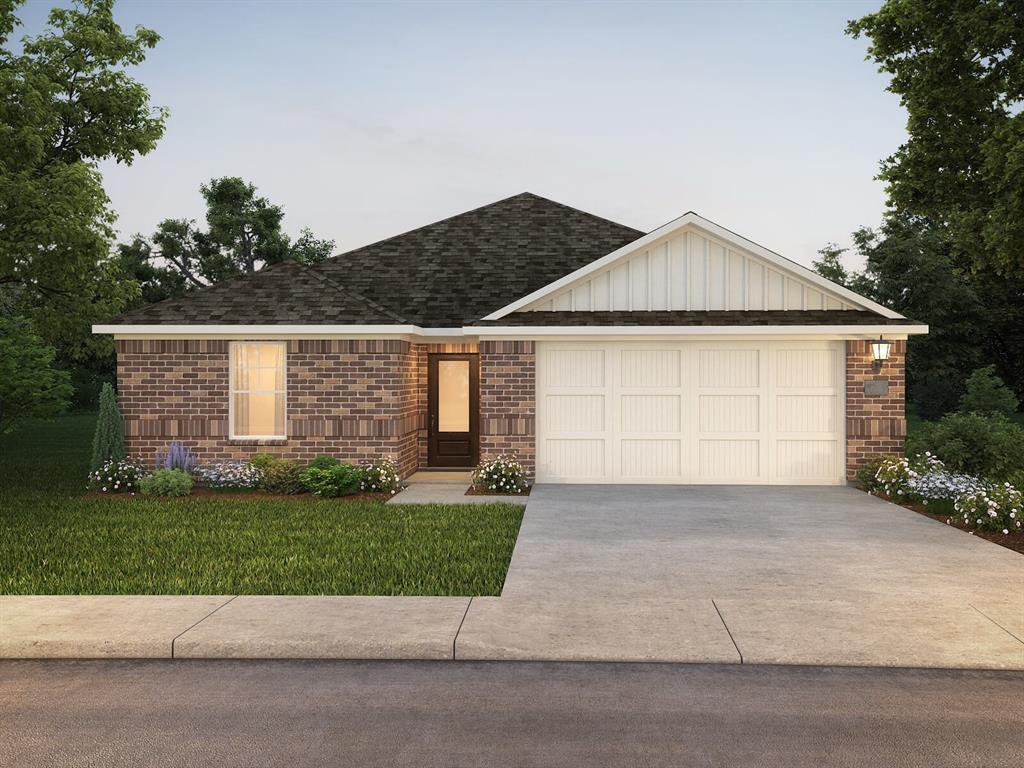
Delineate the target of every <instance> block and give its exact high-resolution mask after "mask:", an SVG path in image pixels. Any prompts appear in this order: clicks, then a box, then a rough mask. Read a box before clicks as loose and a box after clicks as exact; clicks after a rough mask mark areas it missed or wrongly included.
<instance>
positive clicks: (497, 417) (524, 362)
mask: <svg viewBox="0 0 1024 768" xmlns="http://www.w3.org/2000/svg"><path fill="white" fill-rule="evenodd" d="M534 346H535V345H534V343H533V342H532V341H482V342H480V460H481V461H485V460H487V459H489V458H492V457H494V456H497V455H498V454H500V453H514V454H516V455H517V456H518V457H519V461H520V462H521V463H522V465H523V469H524V470H525V471H526V474H527V475H528V476H529V477H530V478H532V477H533V476H534V466H535V459H536V439H535V438H536V428H535V427H536V424H535V422H536V407H535V397H536V355H535V352H534Z"/></svg>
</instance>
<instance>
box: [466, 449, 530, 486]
mask: <svg viewBox="0 0 1024 768" xmlns="http://www.w3.org/2000/svg"><path fill="white" fill-rule="evenodd" d="M473 485H474V486H475V487H476V488H479V489H480V490H483V491H494V492H496V493H522V492H523V491H525V490H526V485H527V482H526V472H525V471H524V470H523V465H522V464H520V463H519V459H517V458H516V456H515V454H511V453H510V454H501V455H500V456H495V457H494V458H493V459H490V460H489V461H485V462H484V463H483V464H481V465H480V466H479V467H478V468H477V469H476V470H475V471H474V472H473Z"/></svg>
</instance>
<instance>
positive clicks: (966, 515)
mask: <svg viewBox="0 0 1024 768" xmlns="http://www.w3.org/2000/svg"><path fill="white" fill-rule="evenodd" d="M954 509H955V510H956V513H957V514H958V515H960V517H961V519H962V520H963V523H964V525H965V526H966V527H968V528H971V529H973V530H978V531H1000V532H1002V533H1010V532H1011V531H1017V532H1019V531H1021V530H1022V527H1021V517H1022V514H1024V511H1022V510H1024V504H1022V500H1021V493H1020V491H1018V490H1017V489H1016V488H1014V487H1013V486H1012V485H1010V484H1009V483H1003V484H1002V485H996V486H993V487H992V488H990V489H988V490H985V491H976V492H974V493H966V494H964V495H963V496H961V497H960V498H958V499H957V500H956V504H955V505H954Z"/></svg>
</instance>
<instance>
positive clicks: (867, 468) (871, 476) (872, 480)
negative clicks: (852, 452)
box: [856, 454, 899, 493]
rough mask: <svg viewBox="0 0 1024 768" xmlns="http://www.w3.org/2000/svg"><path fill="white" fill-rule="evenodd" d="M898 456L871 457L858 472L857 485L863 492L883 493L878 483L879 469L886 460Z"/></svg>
mask: <svg viewBox="0 0 1024 768" xmlns="http://www.w3.org/2000/svg"><path fill="white" fill-rule="evenodd" d="M896 458H899V457H898V456H881V455H878V454H876V455H873V456H869V457H868V458H867V459H866V460H865V462H864V464H862V465H861V468H860V469H858V470H857V474H856V478H857V485H858V486H859V487H860V489H861V490H863V491H867V492H868V493H876V492H879V491H881V488H880V487H879V482H878V468H879V467H881V466H882V462H883V461H884V460H886V459H896Z"/></svg>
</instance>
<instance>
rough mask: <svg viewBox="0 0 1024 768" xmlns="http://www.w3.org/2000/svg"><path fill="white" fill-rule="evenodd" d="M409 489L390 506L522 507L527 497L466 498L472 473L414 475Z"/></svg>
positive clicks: (444, 472) (391, 499)
mask: <svg viewBox="0 0 1024 768" xmlns="http://www.w3.org/2000/svg"><path fill="white" fill-rule="evenodd" d="M406 483H407V487H406V489H405V490H404V491H402V492H401V493H398V494H396V495H394V496H392V497H391V498H390V499H388V501H387V503H388V504H497V503H499V502H500V503H505V504H521V505H523V506H526V503H527V501H528V500H529V497H528V496H476V495H473V496H467V495H466V491H467V490H468V489H469V486H470V485H472V483H473V473H472V472H465V471H461V470H458V471H440V472H439V471H436V470H433V471H427V472H424V471H421V472H416V473H415V474H413V475H412V476H411V477H410V478H409V479H408V480H407V481H406Z"/></svg>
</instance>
